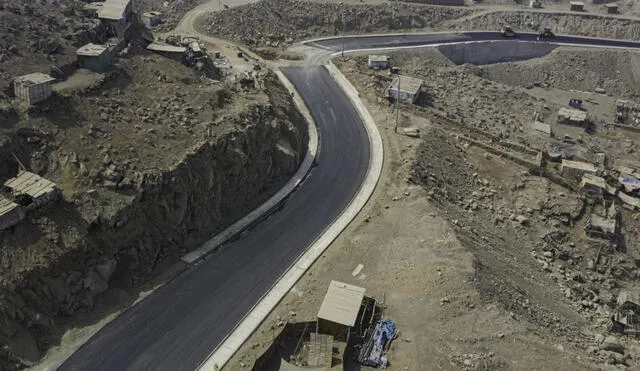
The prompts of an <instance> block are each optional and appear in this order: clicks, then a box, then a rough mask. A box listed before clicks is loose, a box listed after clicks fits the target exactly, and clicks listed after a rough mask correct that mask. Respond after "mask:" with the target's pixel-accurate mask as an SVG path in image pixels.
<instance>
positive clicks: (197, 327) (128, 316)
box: [59, 67, 369, 371]
mask: <svg viewBox="0 0 640 371" xmlns="http://www.w3.org/2000/svg"><path fill="white" fill-rule="evenodd" d="M283 73H284V74H285V75H286V76H287V78H288V79H289V80H290V81H291V82H292V83H293V84H294V85H295V86H296V88H297V89H298V91H299V92H300V94H301V95H302V97H303V98H304V100H305V102H306V104H307V106H308V107H309V110H310V111H311V114H312V115H313V117H314V119H315V121H316V124H317V127H318V130H319V134H320V138H321V149H320V153H319V157H318V166H317V167H315V168H314V169H313V171H312V172H311V174H310V175H309V177H308V178H307V179H306V181H305V184H304V185H303V186H302V187H300V188H299V190H298V191H296V192H295V193H294V194H292V195H291V196H290V197H289V199H288V201H287V203H286V204H285V206H284V208H283V209H282V210H281V211H279V212H277V213H275V214H273V215H272V216H271V217H270V218H268V219H267V220H265V221H263V222H262V223H261V224H258V225H257V226H256V227H255V228H254V229H253V230H252V231H251V233H247V234H245V235H243V236H242V237H241V238H239V239H237V240H235V241H233V242H232V243H230V244H229V245H228V246H226V247H225V248H224V249H222V251H220V252H219V253H216V254H213V255H212V256H210V258H209V259H206V260H204V261H203V262H201V263H200V264H198V265H197V266H195V267H192V268H191V269H189V270H188V271H186V272H185V273H183V274H182V275H180V276H179V277H177V278H176V279H174V280H173V281H171V282H170V283H169V284H167V285H166V286H164V287H162V288H160V289H159V290H158V291H156V292H155V293H153V294H152V295H150V296H149V297H148V298H146V299H145V300H143V301H142V302H140V303H139V304H137V305H136V306H134V307H133V308H131V309H130V310H128V311H126V312H125V313H123V314H122V315H120V316H119V317H118V318H116V319H115V320H113V321H112V322H110V323H109V324H107V325H106V326H105V327H103V328H102V330H100V331H99V332H98V333H97V334H96V335H94V336H93V337H92V338H91V339H90V340H89V341H88V342H87V343H86V344H85V345H84V346H83V347H82V348H80V349H79V350H78V351H76V352H75V353H74V354H73V355H72V356H71V357H70V358H69V359H67V361H66V362H65V363H64V364H63V365H62V366H61V367H60V368H59V369H60V370H93V371H98V370H109V371H112V370H168V371H169V370H171V371H176V370H189V371H192V370H194V369H195V368H197V366H198V365H199V364H200V362H202V361H203V360H204V359H205V358H206V357H207V356H208V355H209V353H210V352H211V350H212V349H213V348H214V347H215V346H216V345H217V344H218V343H220V341H221V340H222V339H223V338H224V337H225V336H226V335H227V333H229V332H230V331H231V330H232V329H233V327H234V326H235V324H236V323H237V322H238V321H240V320H241V319H242V318H243V316H244V315H245V314H246V313H247V312H248V311H249V310H250V309H251V307H252V306H253V305H254V304H255V303H256V301H258V300H259V299H260V297H261V296H262V295H263V294H264V293H265V292H266V291H267V290H268V289H269V288H270V287H271V286H272V285H273V283H274V282H275V280H277V279H278V277H279V276H280V275H281V274H282V273H283V271H284V270H286V269H287V268H288V267H289V265H290V264H291V263H292V262H293V261H294V260H295V259H296V258H297V257H298V255H299V254H300V253H301V252H302V251H303V249H304V248H305V247H306V246H308V245H309V244H311V243H312V242H313V240H314V239H315V238H316V237H317V236H318V235H320V234H321V233H322V232H323V230H324V229H325V228H326V227H327V226H328V225H329V224H330V223H331V221H333V219H335V218H336V217H337V216H338V214H339V213H340V212H341V211H342V210H343V209H344V208H345V207H346V206H347V204H348V203H349V202H350V201H351V199H352V198H353V196H354V195H355V194H356V192H357V191H358V189H359V187H360V184H361V183H362V181H363V179H364V177H365V175H366V172H367V169H368V165H369V139H368V137H367V133H366V130H365V128H364V126H363V124H362V122H361V121H360V118H359V116H358V114H357V113H356V111H355V108H354V107H353V106H352V105H351V104H350V101H349V99H348V98H347V97H346V96H345V94H344V93H343V92H342V90H341V89H340V88H339V87H338V85H337V84H336V83H335V82H334V81H333V79H332V78H331V76H330V75H329V73H328V72H327V71H326V70H325V69H324V68H323V67H315V68H301V67H292V68H286V69H284V70H283Z"/></svg>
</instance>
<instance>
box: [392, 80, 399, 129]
mask: <svg viewBox="0 0 640 371" xmlns="http://www.w3.org/2000/svg"><path fill="white" fill-rule="evenodd" d="M400 80H401V79H400V75H398V92H397V93H396V126H395V128H394V129H393V132H394V133H396V134H397V133H398V119H399V118H400Z"/></svg>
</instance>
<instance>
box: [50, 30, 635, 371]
mask: <svg viewBox="0 0 640 371" xmlns="http://www.w3.org/2000/svg"><path fill="white" fill-rule="evenodd" d="M496 39H498V40H500V39H502V37H501V36H500V35H499V34H498V33H496V32H470V33H457V34H432V35H425V34H422V35H421V34H413V35H406V36H376V37H370V38H356V37H348V38H345V40H344V42H345V48H346V49H347V50H349V49H366V48H376V47H398V46H412V45H423V44H434V43H444V42H456V41H481V40H496ZM521 39H522V40H535V35H534V34H522V35H521ZM554 41H556V42H564V43H576V44H577V43H582V44H587V45H608V46H627V47H640V43H635V42H628V41H615V40H598V39H589V38H580V37H569V36H559V37H557V38H556V39H554ZM311 44H312V45H314V46H319V47H322V48H325V49H329V50H334V51H339V50H340V49H341V48H342V40H341V39H333V40H325V41H318V42H314V43H311ZM283 72H284V73H285V75H286V76H287V77H288V78H289V79H290V80H291V81H292V83H293V84H294V85H295V86H296V88H297V89H298V91H299V92H300V93H301V94H302V96H303V98H304V100H305V102H306V103H307V106H308V107H309V109H310V110H311V114H312V115H313V117H314V119H315V120H316V123H317V125H318V130H319V134H320V140H321V142H320V146H321V148H320V153H319V157H318V162H319V166H318V167H316V168H314V169H313V171H312V173H311V175H310V176H309V177H308V178H307V180H306V182H305V184H303V186H302V187H300V188H299V189H298V190H297V191H296V192H295V193H294V194H293V195H291V197H290V198H289V199H288V201H287V203H286V204H285V206H284V207H283V208H282V209H281V210H280V211H278V212H277V213H275V214H273V215H272V216H271V217H270V218H268V219H266V220H265V221H263V222H262V223H260V224H258V225H257V226H255V227H254V228H253V230H252V231H251V232H250V233H247V234H245V235H243V236H242V237H241V238H239V239H237V240H235V241H233V242H231V243H229V244H228V246H226V247H225V248H224V249H223V250H222V251H220V252H218V253H216V254H213V255H212V256H209V258H208V259H206V260H205V261H203V262H202V263H200V264H199V265H197V266H196V267H193V268H191V269H189V270H188V271H186V272H185V273H183V274H182V275H180V276H179V277H177V278H176V279H174V280H173V281H172V282H171V283H169V284H168V285H166V286H164V287H162V288H161V289H159V290H158V291H156V292H155V293H153V294H152V295H151V296H149V297H148V298H146V299H145V300H143V301H142V302H140V303H139V304H138V305H136V306H134V307H133V308H132V309H130V310H128V311H127V312H125V313H123V314H122V315H120V316H119V317H118V318H116V319H115V320H114V321H112V322H110V323H109V324H108V325H106V326H105V327H104V328H103V329H102V330H101V331H99V332H98V333H97V334H96V335H94V336H93V337H92V338H91V339H90V340H89V341H88V342H87V344H85V345H84V346H83V347H82V348H80V349H79V350H78V351H77V352H75V353H74V354H73V355H72V356H71V357H70V358H69V359H68V360H67V361H66V362H65V363H64V364H63V365H62V366H61V367H60V370H95V371H98V370H109V371H111V370H171V371H175V370H189V371H191V370H193V369H195V368H196V367H197V366H198V365H199V364H200V362H202V361H203V360H204V359H205V358H206V357H207V356H208V354H209V353H210V351H211V350H212V349H213V348H214V347H216V346H217V345H218V344H219V343H220V342H221V341H222V339H223V338H224V337H225V336H226V334H228V333H229V332H230V331H231V330H232V329H233V327H234V326H235V324H236V323H238V322H239V321H240V320H241V319H242V318H243V316H244V315H245V314H246V313H247V312H248V311H249V310H250V308H251V307H252V306H253V305H254V304H255V303H256V302H257V300H258V299H259V298H260V297H261V296H262V295H263V294H264V293H265V292H266V291H267V290H268V289H269V288H270V287H271V286H272V284H273V283H274V282H275V280H276V279H277V278H278V277H279V276H280V275H281V274H282V273H283V272H284V270H285V269H286V268H287V267H288V266H289V265H290V264H291V263H292V262H293V261H294V260H295V259H296V258H297V257H298V256H299V254H300V253H301V252H302V251H303V249H304V248H305V247H306V246H308V245H309V244H310V243H311V242H312V241H313V240H314V239H315V238H316V236H318V235H319V234H320V233H322V231H323V230H324V229H325V228H326V227H327V226H328V225H329V223H330V222H331V221H332V220H333V219H334V218H335V217H336V216H338V214H339V213H340V211H341V210H343V208H344V207H345V206H346V205H347V204H348V202H349V201H350V200H351V198H352V197H353V196H354V194H355V193H356V192H357V190H358V188H359V186H360V184H361V182H362V181H363V179H364V177H365V174H366V170H367V167H368V162H369V142H368V138H367V135H366V131H365V129H364V126H363V124H362V123H361V121H360V119H359V117H358V115H357V113H356V111H355V109H354V107H353V106H351V104H350V103H349V100H348V99H347V97H346V96H345V94H344V93H343V92H342V90H341V89H340V88H339V87H338V86H337V85H336V83H335V82H334V81H333V80H332V79H331V77H330V75H329V74H328V73H327V71H326V70H325V69H324V68H321V67H314V68H287V69H284V70H283Z"/></svg>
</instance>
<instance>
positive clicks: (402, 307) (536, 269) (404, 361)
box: [225, 49, 640, 370]
mask: <svg viewBox="0 0 640 371" xmlns="http://www.w3.org/2000/svg"><path fill="white" fill-rule="evenodd" d="M595 56H596V53H594V52H592V51H589V50H583V49H558V50H556V51H554V52H552V53H551V54H550V55H549V56H547V57H544V58H540V59H536V60H531V61H524V62H516V63H503V64H495V65H488V66H468V65H462V66H455V65H453V64H452V63H450V62H449V61H448V60H447V59H446V58H445V57H444V56H442V55H441V54H440V53H438V52H437V51H435V50H429V51H413V52H397V53H392V54H391V58H392V63H394V65H398V66H399V67H400V68H401V71H402V73H404V74H408V75H411V76H418V77H421V78H425V85H426V88H425V91H426V92H428V97H429V99H427V100H426V101H423V103H424V104H423V106H422V107H415V106H410V105H404V104H403V105H402V114H401V116H400V117H401V119H400V122H399V124H400V125H399V126H400V132H402V130H403V129H404V128H405V127H412V128H417V129H419V131H420V136H421V138H420V139H418V138H411V137H408V136H404V135H398V134H394V132H393V128H394V125H395V112H394V109H393V107H392V106H391V105H389V104H388V103H387V102H386V100H381V99H380V98H379V97H380V96H381V94H382V92H383V89H384V87H386V82H385V81H387V80H386V79H387V77H386V75H385V74H386V73H387V72H370V71H369V70H367V69H366V57H354V58H347V59H345V60H338V61H337V62H336V63H337V64H338V65H339V67H340V68H341V69H342V71H343V72H344V73H345V75H346V76H347V77H348V78H349V79H350V80H351V81H352V82H353V83H354V85H355V86H356V87H357V88H358V89H359V91H360V92H361V98H362V99H363V101H364V102H365V104H366V106H367V108H368V109H369V111H370V112H371V113H372V115H373V117H374V119H375V121H376V124H377V125H378V127H379V129H380V132H381V134H382V135H383V140H384V145H385V166H384V171H383V175H382V177H381V183H380V185H379V187H378V189H377V190H376V193H375V194H374V197H373V198H372V201H371V202H370V203H369V204H368V206H367V207H366V208H365V209H364V210H363V211H362V213H361V215H360V216H359V217H358V218H357V219H356V220H355V221H354V222H353V223H352V225H351V226H350V227H349V228H348V229H347V230H346V231H345V232H344V233H343V234H342V235H341V236H340V237H339V238H338V240H336V242H335V243H334V244H333V245H332V246H330V247H329V249H328V250H327V252H326V253H325V255H324V256H323V257H322V258H321V259H320V260H319V261H318V262H317V263H316V264H315V265H314V266H313V267H312V269H311V270H310V271H309V272H308V273H307V275H305V277H303V278H302V279H301V281H300V282H299V283H298V284H297V285H296V287H294V289H293V290H292V291H291V292H290V293H289V294H288V295H287V296H286V298H285V299H284V300H283V302H282V303H281V304H280V305H279V306H278V307H277V308H276V310H275V311H274V312H273V313H272V314H271V315H270V316H269V317H268V319H267V320H266V321H265V322H264V324H263V325H262V326H261V327H260V329H259V330H258V331H257V332H256V333H255V334H254V335H253V336H252V337H251V338H250V340H249V341H248V342H247V343H246V344H245V345H244V346H243V347H242V348H241V350H240V351H239V352H238V353H237V354H236V355H235V356H234V357H233V359H232V360H231V361H230V362H229V363H228V365H227V366H226V367H225V369H229V370H235V369H241V368H242V365H247V366H248V365H251V364H253V362H254V361H255V359H256V358H258V357H259V356H260V355H261V354H262V353H263V352H264V350H265V349H266V348H267V347H268V346H270V345H271V341H272V339H273V338H274V337H275V336H276V335H277V334H278V333H279V324H280V325H281V324H282V322H288V321H290V322H304V321H313V320H314V319H315V315H316V314H317V310H318V309H319V306H320V303H321V301H322V299H323V297H324V294H325V292H326V288H327V287H328V284H329V282H330V281H331V280H338V281H343V282H347V283H351V284H355V285H359V286H362V287H365V288H366V290H367V295H370V296H372V297H374V298H376V299H377V300H379V301H383V302H384V306H385V307H386V310H385V312H384V316H385V318H389V319H392V320H394V321H396V322H397V324H398V326H399V329H400V336H399V337H398V339H397V340H396V341H395V342H394V344H393V346H392V348H391V351H390V358H389V360H390V362H391V364H392V366H391V368H390V369H393V370H406V369H408V370H425V369H436V368H438V369H452V370H453V369H465V370H473V369H476V370H477V369H514V370H533V369H536V370H552V369H566V370H584V369H603V368H604V369H607V368H608V367H614V368H615V367H620V366H622V367H626V366H625V365H629V367H631V368H633V367H636V366H637V364H636V362H637V361H636V358H637V357H638V355H640V345H639V344H638V342H637V341H636V340H633V339H631V338H625V337H621V338H619V339H617V341H619V342H620V343H622V344H623V347H624V348H625V351H624V355H622V354H619V353H615V352H611V351H609V350H607V349H605V347H604V346H603V345H602V339H603V338H604V337H605V336H609V335H610V334H609V333H608V332H607V330H606V329H607V325H606V323H607V316H608V315H609V314H608V313H610V310H612V308H613V306H614V305H615V296H616V295H617V293H618V292H620V290H622V289H623V288H629V289H634V290H635V289H637V281H636V276H637V272H638V268H637V266H636V265H635V264H634V263H633V260H634V259H635V254H636V253H637V252H636V251H637V248H638V246H637V244H636V243H635V242H631V241H635V240H636V238H637V237H636V236H637V230H638V225H637V214H635V213H634V212H631V211H627V210H624V209H622V210H621V215H622V219H623V220H624V224H625V227H624V231H623V233H624V234H625V235H626V237H625V238H626V240H627V241H629V243H628V244H627V252H626V253H625V252H615V251H613V252H610V253H607V254H605V255H604V256H596V252H597V251H599V248H600V249H602V248H601V246H607V244H606V243H603V242H602V241H601V240H597V239H592V238H587V237H586V236H585V234H584V226H585V223H586V222H585V218H576V224H575V225H574V226H573V227H571V226H566V225H564V224H563V223H562V222H561V220H562V216H563V215H574V216H575V215H577V214H579V213H580V210H581V209H582V208H583V207H586V208H587V211H586V213H587V214H588V213H589V212H590V211H593V210H595V209H596V208H597V205H596V206H589V205H587V206H583V199H582V198H581V197H580V196H579V195H578V194H576V193H574V192H572V191H571V190H570V189H567V188H565V187H563V186H561V185H558V184H556V183H554V182H553V181H550V180H549V179H546V178H544V177H537V176H534V175H530V173H529V171H528V170H529V168H528V167H526V166H522V165H520V164H517V163H514V162H513V161H511V160H509V158H508V157H505V156H500V155H496V154H495V153H494V152H488V151H487V150H486V149H485V148H483V147H480V146H478V145H473V144H474V142H473V141H469V140H466V138H471V137H473V138H476V140H477V142H479V143H480V144H484V143H492V141H491V140H489V141H487V140H485V139H486V138H487V137H486V136H483V135H480V134H479V133H482V132H486V134H488V136H489V137H490V138H495V137H498V138H504V139H505V140H509V139H511V140H513V141H514V142H518V143H521V144H522V145H525V146H526V147H528V148H544V147H545V146H548V145H549V142H550V139H549V138H548V137H547V138H545V137H543V136H540V135H538V134H537V133H535V132H534V131H533V130H531V129H530V127H529V125H528V123H529V121H530V120H531V115H532V114H533V112H534V111H535V110H545V108H544V107H547V108H546V110H547V111H549V112H554V111H555V110H557V108H558V107H561V106H565V105H566V103H564V102H566V101H568V99H569V98H572V97H580V98H582V99H584V101H585V107H586V109H587V111H588V112H590V114H593V115H594V116H595V117H597V118H598V120H601V122H603V123H604V122H612V120H613V116H614V112H615V110H614V109H613V106H612V104H613V100H614V99H615V98H616V97H623V98H624V97H627V98H630V97H633V96H635V92H634V89H633V87H634V86H635V84H633V83H632V82H631V81H632V80H630V79H629V78H628V77H626V76H631V75H628V74H630V73H632V70H633V68H634V67H632V65H627V67H626V68H619V69H618V68H617V67H616V74H614V75H608V74H607V72H606V70H607V69H608V67H609V66H612V65H616V64H617V63H623V62H619V61H625V60H628V58H635V57H636V55H635V54H634V53H628V52H619V51H614V52H600V53H597V57H598V58H600V59H598V61H599V62H596V61H594V62H593V64H590V63H589V62H587V61H589V60H590V57H595ZM575 61H585V62H581V63H575V67H574V68H573V69H572V68H568V66H567V64H572V65H573V64H574V63H573V62H575ZM562 63H564V65H563V64H562ZM605 66H606V67H605ZM514 71H517V72H516V73H514ZM527 71H531V73H528V72H527ZM533 71H538V74H537V76H539V75H540V72H547V75H546V76H547V79H546V80H544V81H546V85H543V86H545V87H541V85H540V84H539V83H538V81H532V78H531V76H536V72H533ZM561 71H564V72H561ZM590 74H598V75H599V76H600V79H601V80H600V82H602V81H604V80H606V81H607V84H608V86H609V87H610V88H609V90H610V91H615V92H616V93H617V94H619V95H615V94H611V95H609V94H608V95H603V94H595V93H593V89H594V88H595V87H596V85H597V83H596V85H593V82H592V80H591V79H589V78H586V77H585V78H583V76H589V75H590ZM480 76H482V77H480ZM602 79H604V80H602ZM585 84H586V85H589V84H591V85H589V86H585ZM530 85H535V86H530ZM578 89H587V91H583V90H579V91H578ZM498 101H500V102H501V104H500V105H496V104H495V102H498ZM527 101H530V102H531V103H527ZM522 107H526V109H524V110H523V109H522ZM500 117H503V118H504V119H500ZM496 118H498V119H496ZM489 122H493V123H494V124H493V125H488V124H487V123H489ZM545 122H550V123H552V124H551V125H552V127H553V129H554V130H555V131H557V132H558V134H557V136H558V137H562V136H563V135H564V134H571V135H572V136H574V137H577V136H578V135H582V137H583V139H584V146H585V147H586V148H590V149H591V150H593V148H607V153H608V155H610V156H611V158H612V159H614V161H616V163H625V164H629V163H632V162H633V161H634V160H633V159H634V157H633V154H632V153H633V152H631V154H629V153H627V152H626V151H624V150H620V149H619V148H620V147H621V146H620V145H616V144H614V143H611V142H610V140H611V139H612V138H616V134H614V133H617V135H618V136H617V138H621V137H622V136H624V137H626V139H625V140H624V141H623V142H622V143H628V144H627V146H635V143H636V140H637V139H636V138H635V133H629V132H624V134H622V133H620V132H618V131H615V130H613V129H605V128H604V125H603V126H599V127H598V132H597V133H596V134H595V135H591V136H590V135H586V134H585V133H583V132H581V131H580V130H578V129H576V128H573V127H569V126H566V125H561V124H554V123H553V122H555V116H553V115H552V114H551V113H550V114H549V115H548V117H547V119H546V120H545ZM461 123H462V124H461ZM509 128H511V129H509ZM488 129H491V130H488ZM493 143H494V144H495V142H493ZM607 143H608V144H607ZM496 148H501V147H500V146H496ZM616 149H617V150H616ZM500 150H501V151H503V152H504V153H506V154H509V153H513V152H510V151H509V150H507V149H505V148H501V149H500ZM586 152H589V150H585V153H586ZM516 154H517V155H518V156H520V157H522V158H524V159H526V160H531V161H533V158H534V157H535V156H533V155H528V154H527V153H517V151H516ZM527 156H529V157H527ZM558 236H561V237H562V238H561V241H560V242H558V244H555V242H547V241H553V238H556V237H558ZM552 237H553V238H552ZM551 245H553V246H551ZM550 251H551V252H550ZM559 256H560V257H559ZM593 261H596V264H597V262H600V264H601V265H600V268H598V269H597V270H593V269H590V268H588V267H590V266H591V265H590V264H593ZM590 262H591V263H590ZM603 262H605V263H604V265H608V266H609V267H612V268H608V269H604V268H603V267H602V264H603ZM606 262H609V263H606ZM359 264H362V265H363V266H364V268H363V269H362V270H361V271H360V272H359V273H358V274H357V275H355V276H354V275H353V274H352V273H353V272H355V271H354V270H355V268H356V267H357V266H358V265H359ZM616 266H617V267H619V269H623V270H626V271H627V272H628V273H629V274H628V275H625V274H623V275H620V274H619V273H617V272H616V268H615V267H616ZM623 267H624V268H623ZM592 293H593V294H592ZM594 295H595V296H594ZM594 300H595V301H594ZM613 364H618V365H619V366H613ZM336 367H337V368H339V367H340V366H336ZM405 367H406V368H405Z"/></svg>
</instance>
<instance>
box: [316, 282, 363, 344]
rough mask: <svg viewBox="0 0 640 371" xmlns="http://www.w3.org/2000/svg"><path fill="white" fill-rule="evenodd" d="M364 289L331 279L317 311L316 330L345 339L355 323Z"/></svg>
mask: <svg viewBox="0 0 640 371" xmlns="http://www.w3.org/2000/svg"><path fill="white" fill-rule="evenodd" d="M364 292H365V289H364V288H362V287H358V286H354V285H349V284H346V283H342V282H338V281H331V284H329V289H327V294H326V295H325V297H324V300H323V301H322V305H321V306H320V310H319V311H318V330H319V332H321V333H324V334H330V335H333V337H334V338H336V339H341V340H347V339H348V338H349V333H350V331H351V328H352V327H353V326H354V325H355V324H356V320H357V317H358V313H359V312H360V307H361V306H362V299H363V298H364Z"/></svg>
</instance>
